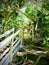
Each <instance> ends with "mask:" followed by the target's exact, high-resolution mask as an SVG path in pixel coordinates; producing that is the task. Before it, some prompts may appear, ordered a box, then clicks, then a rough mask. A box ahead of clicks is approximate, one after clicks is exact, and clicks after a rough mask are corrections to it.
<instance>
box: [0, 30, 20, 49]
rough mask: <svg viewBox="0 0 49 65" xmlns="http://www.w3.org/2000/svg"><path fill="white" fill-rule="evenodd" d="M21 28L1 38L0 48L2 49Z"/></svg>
mask: <svg viewBox="0 0 49 65" xmlns="http://www.w3.org/2000/svg"><path fill="white" fill-rule="evenodd" d="M20 31H21V30H18V31H17V32H16V33H13V34H12V35H10V36H9V37H7V38H6V39H5V40H3V41H2V42H0V49H3V48H4V47H5V46H6V45H7V44H8V42H9V41H10V40H11V39H13V38H14V37H15V36H16V35H17V34H19V32H20Z"/></svg>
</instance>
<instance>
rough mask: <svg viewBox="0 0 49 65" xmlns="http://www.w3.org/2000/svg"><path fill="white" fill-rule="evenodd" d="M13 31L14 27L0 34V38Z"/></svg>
mask: <svg viewBox="0 0 49 65" xmlns="http://www.w3.org/2000/svg"><path fill="white" fill-rule="evenodd" d="M13 31H14V28H12V29H11V30H8V31H6V32H5V33H4V34H1V35H0V39H1V38H3V37H5V36H7V35H9V34H10V33H11V32H13Z"/></svg>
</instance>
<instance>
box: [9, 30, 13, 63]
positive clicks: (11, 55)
mask: <svg viewBox="0 0 49 65" xmlns="http://www.w3.org/2000/svg"><path fill="white" fill-rule="evenodd" d="M13 34H14V31H13ZM13 41H14V38H12V39H11V41H10V63H11V62H12V59H13Z"/></svg>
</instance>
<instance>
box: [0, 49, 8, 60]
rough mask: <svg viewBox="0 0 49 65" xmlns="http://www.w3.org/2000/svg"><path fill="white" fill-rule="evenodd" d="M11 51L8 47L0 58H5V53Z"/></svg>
mask: <svg viewBox="0 0 49 65" xmlns="http://www.w3.org/2000/svg"><path fill="white" fill-rule="evenodd" d="M8 51H9V48H7V49H6V50H5V51H4V52H3V53H2V54H1V55H0V59H2V58H3V56H4V55H6V53H7V52H8Z"/></svg>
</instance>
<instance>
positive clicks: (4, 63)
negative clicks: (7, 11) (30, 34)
mask: <svg viewBox="0 0 49 65" xmlns="http://www.w3.org/2000/svg"><path fill="white" fill-rule="evenodd" d="M20 41H21V38H20V39H19V40H18V41H17V42H16V43H15V45H14V46H13V51H15V52H14V53H13V55H14V54H15V53H16V51H17V48H18V45H19V44H20ZM9 62H10V52H8V53H7V54H6V56H5V57H4V58H3V59H2V61H1V62H0V65H8V63H9Z"/></svg>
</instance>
